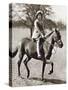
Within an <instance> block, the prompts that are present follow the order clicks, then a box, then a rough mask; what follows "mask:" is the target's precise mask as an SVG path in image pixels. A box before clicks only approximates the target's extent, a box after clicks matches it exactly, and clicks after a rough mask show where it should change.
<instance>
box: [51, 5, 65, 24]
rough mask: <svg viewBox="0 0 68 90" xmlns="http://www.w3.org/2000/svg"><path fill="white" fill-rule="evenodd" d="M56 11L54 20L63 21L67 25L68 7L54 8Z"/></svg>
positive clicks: (53, 16)
mask: <svg viewBox="0 0 68 90" xmlns="http://www.w3.org/2000/svg"><path fill="white" fill-rule="evenodd" d="M52 9H53V11H54V15H52V18H53V19H54V20H56V21H59V20H61V21H62V22H64V23H66V7H65V6H55V5H54V6H52Z"/></svg>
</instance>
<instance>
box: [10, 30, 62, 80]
mask: <svg viewBox="0 0 68 90" xmlns="http://www.w3.org/2000/svg"><path fill="white" fill-rule="evenodd" d="M49 36H51V43H50V45H49V49H48V53H47V55H46V56H45V54H46V51H45V49H44V47H43V46H44V45H45V43H46V39H47V38H48V37H49ZM44 42H45V43H44ZM55 43H56V44H57V45H58V47H59V48H62V47H63V42H62V40H61V35H60V32H59V31H58V30H57V29H55V31H53V32H51V33H50V34H48V35H47V36H46V37H45V38H40V53H41V58H38V56H37V51H36V41H34V40H32V39H30V38H24V39H22V41H21V45H20V47H19V48H18V47H16V49H15V51H14V52H11V50H9V56H10V57H11V58H12V57H15V56H16V54H17V52H18V49H19V60H18V75H19V76H20V75H21V74H20V65H21V62H22V59H23V56H24V55H25V54H26V55H27V57H26V58H25V60H24V61H23V62H24V65H25V67H26V69H27V78H28V77H29V75H30V70H29V68H28V65H27V64H28V62H29V61H30V60H31V58H34V59H37V60H41V61H42V62H43V66H42V79H43V78H44V69H45V66H46V64H51V66H52V68H51V70H50V72H49V74H51V73H53V62H51V61H50V60H48V59H50V57H51V55H52V50H53V48H54V45H55Z"/></svg>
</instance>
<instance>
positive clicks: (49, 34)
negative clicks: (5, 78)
mask: <svg viewBox="0 0 68 90" xmlns="http://www.w3.org/2000/svg"><path fill="white" fill-rule="evenodd" d="M66 21H67V20H66V7H65V6H63V5H47V4H45V5H42V4H26V3H10V4H9V85H10V86H12V87H23V86H37V85H56V84H66V67H67V66H66V62H67V61H66V29H67V26H66Z"/></svg>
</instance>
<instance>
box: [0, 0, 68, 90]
mask: <svg viewBox="0 0 68 90" xmlns="http://www.w3.org/2000/svg"><path fill="white" fill-rule="evenodd" d="M16 2H17V3H29V4H31V3H32V4H48V5H64V6H67V9H68V5H67V3H68V1H67V0H1V1H0V90H3V89H7V90H8V89H12V88H10V87H9V86H8V78H9V77H8V68H9V59H8V43H9V27H8V15H9V14H8V11H9V7H8V5H9V3H16ZM67 15H68V13H67ZM67 20H68V18H67ZM67 24H68V23H67ZM67 33H68V32H67ZM67 39H68V36H67ZM67 45H68V42H67ZM67 51H68V49H67ZM13 89H21V90H22V89H25V90H28V89H30V90H32V89H33V90H35V89H40V90H41V89H43V90H45V89H48V90H49V89H50V90H51V89H52V90H57V89H62V90H64V89H67V84H66V85H45V86H31V87H23V88H13Z"/></svg>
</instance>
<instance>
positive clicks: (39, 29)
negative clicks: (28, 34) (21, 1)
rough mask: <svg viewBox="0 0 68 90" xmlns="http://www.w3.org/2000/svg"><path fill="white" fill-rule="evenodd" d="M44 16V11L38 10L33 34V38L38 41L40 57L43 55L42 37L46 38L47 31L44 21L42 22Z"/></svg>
mask: <svg viewBox="0 0 68 90" xmlns="http://www.w3.org/2000/svg"><path fill="white" fill-rule="evenodd" d="M42 18H43V12H42V11H41V10H39V11H37V13H36V20H35V21H34V32H33V35H32V38H33V39H35V40H36V41H37V54H38V57H39V58H40V57H41V54H40V50H39V47H40V38H41V37H42V38H44V36H45V33H44V30H43V23H42Z"/></svg>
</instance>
